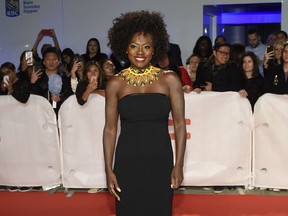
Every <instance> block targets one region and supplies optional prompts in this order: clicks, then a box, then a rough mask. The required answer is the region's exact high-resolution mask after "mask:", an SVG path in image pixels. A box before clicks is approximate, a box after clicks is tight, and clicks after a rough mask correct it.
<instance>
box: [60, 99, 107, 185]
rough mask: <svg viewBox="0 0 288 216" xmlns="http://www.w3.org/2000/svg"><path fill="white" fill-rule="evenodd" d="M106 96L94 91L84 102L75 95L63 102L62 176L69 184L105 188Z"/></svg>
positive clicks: (61, 113)
mask: <svg viewBox="0 0 288 216" xmlns="http://www.w3.org/2000/svg"><path fill="white" fill-rule="evenodd" d="M104 108H105V98H104V97H102V96H100V95H98V94H91V95H90V96H89V100H88V101H87V103H86V104H84V106H80V105H79V104H78V103H77V100H76V96H75V95H72V96H71V97H69V98H68V99H67V100H66V101H65V102H64V103H63V104H62V105H61V108H60V110H59V113H58V118H59V119H58V122H59V129H60V137H61V139H60V140H61V147H62V179H63V186H64V187H67V188H105V187H106V175H105V167H104V155H103V144H102V134H103V128H104V123H105V116H104V115H105V110H104Z"/></svg>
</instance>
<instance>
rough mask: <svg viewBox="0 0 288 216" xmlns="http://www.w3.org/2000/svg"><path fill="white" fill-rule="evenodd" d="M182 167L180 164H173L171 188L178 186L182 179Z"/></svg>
mask: <svg viewBox="0 0 288 216" xmlns="http://www.w3.org/2000/svg"><path fill="white" fill-rule="evenodd" d="M183 179H184V177H183V167H182V166H181V167H180V166H174V168H173V170H172V174H171V188H172V189H177V188H179V187H180V185H181V183H182V181H183Z"/></svg>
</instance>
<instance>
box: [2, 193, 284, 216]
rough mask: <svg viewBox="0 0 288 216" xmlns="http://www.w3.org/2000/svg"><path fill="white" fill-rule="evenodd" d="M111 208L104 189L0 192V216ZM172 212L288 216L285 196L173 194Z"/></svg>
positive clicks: (85, 214)
mask: <svg viewBox="0 0 288 216" xmlns="http://www.w3.org/2000/svg"><path fill="white" fill-rule="evenodd" d="M114 211H115V207H114V200H113V199H112V197H111V196H110V195H109V194H108V193H106V192H104V193H97V194H88V193H80V192H77V193H76V194H74V195H73V196H72V197H71V198H67V197H66V194H65V193H62V192H58V193H55V194H52V195H50V194H48V193H47V192H26V193H21V192H14V193H11V192H0V216H66V215H69V216H76V215H77V216H112V215H115V213H114ZM173 212H174V213H173V216H226V215H229V216H260V215H267V216H288V196H260V195H206V194H205V195H203V194H202V195H195V194H175V197H174V206H173ZM135 216H137V215H135ZM147 216H149V215H147Z"/></svg>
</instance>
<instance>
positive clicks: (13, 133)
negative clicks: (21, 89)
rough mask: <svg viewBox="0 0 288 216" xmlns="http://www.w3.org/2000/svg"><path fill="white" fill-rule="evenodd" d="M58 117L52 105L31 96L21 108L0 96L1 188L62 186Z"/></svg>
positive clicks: (8, 97) (19, 105)
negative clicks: (3, 186) (4, 186)
mask: <svg viewBox="0 0 288 216" xmlns="http://www.w3.org/2000/svg"><path fill="white" fill-rule="evenodd" d="M59 156H60V153H59V136H58V128H57V121H56V115H55V113H54V110H53V109H52V107H51V105H50V104H49V102H48V101H47V100H46V99H45V98H43V97H40V96H36V95H30V98H29V100H28V102H27V103H26V104H21V103H20V102H18V101H17V100H15V99H14V98H13V97H12V96H11V95H9V96H0V185H8V186H50V185H56V184H60V183H61V168H60V160H59Z"/></svg>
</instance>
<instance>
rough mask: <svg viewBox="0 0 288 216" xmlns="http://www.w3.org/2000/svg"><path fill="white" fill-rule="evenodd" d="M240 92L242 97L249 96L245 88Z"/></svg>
mask: <svg viewBox="0 0 288 216" xmlns="http://www.w3.org/2000/svg"><path fill="white" fill-rule="evenodd" d="M239 94H240V96H241V97H247V96H248V93H247V92H246V90H245V89H241V90H240V91H239Z"/></svg>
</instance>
